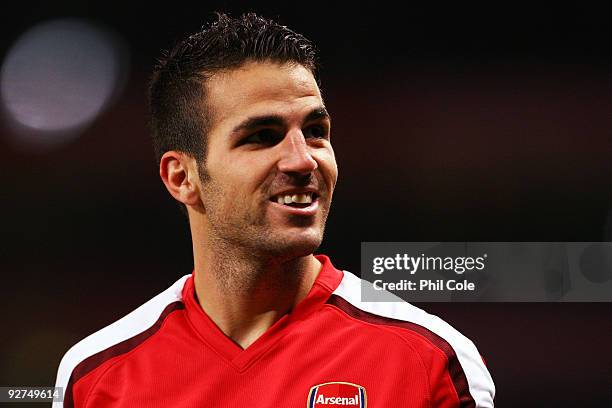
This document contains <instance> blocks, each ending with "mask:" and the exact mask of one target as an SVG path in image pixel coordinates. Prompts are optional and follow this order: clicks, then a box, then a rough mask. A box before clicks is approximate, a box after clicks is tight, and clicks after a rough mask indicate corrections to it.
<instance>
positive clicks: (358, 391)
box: [307, 381, 367, 408]
mask: <svg viewBox="0 0 612 408" xmlns="http://www.w3.org/2000/svg"><path fill="white" fill-rule="evenodd" d="M307 407H308V408H339V407H343V408H344V407H351V408H366V407H367V402H366V391H365V388H363V387H362V386H361V385H357V384H351V383H347V382H339V381H334V382H328V383H324V384H319V385H315V386H314V387H312V388H311V389H310V393H309V394H308V405H307Z"/></svg>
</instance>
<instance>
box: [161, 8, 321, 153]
mask: <svg viewBox="0 0 612 408" xmlns="http://www.w3.org/2000/svg"><path fill="white" fill-rule="evenodd" d="M216 16H217V19H216V21H213V22H211V23H209V24H208V25H206V26H204V27H202V29H201V30H200V31H199V32H197V33H195V34H193V35H191V36H190V37H188V38H186V39H184V40H182V41H180V42H179V43H178V44H176V45H175V46H174V47H173V48H172V49H170V50H168V51H166V52H164V53H163V55H162V57H161V58H160V60H159V63H158V64H157V65H156V67H155V69H154V72H153V76H152V78H151V82H150V86H149V104H150V111H151V123H150V124H151V132H152V136H153V147H154V150H155V157H156V160H157V164H158V165H159V162H160V160H161V157H162V155H163V154H164V153H165V152H167V151H169V150H177V151H181V152H184V153H187V154H189V155H191V156H192V157H194V158H195V159H196V160H197V161H198V163H201V164H203V163H204V162H205V159H206V145H207V143H206V135H207V132H208V131H209V130H210V121H211V111H210V109H209V108H208V107H207V103H206V89H205V86H204V84H205V82H206V80H207V79H208V78H210V77H211V76H212V75H214V74H215V73H216V72H219V71H223V70H228V69H235V68H239V67H240V66H242V65H244V64H245V63H247V62H250V61H271V62H278V63H297V64H300V65H302V66H304V67H305V68H307V69H308V70H310V72H312V74H313V76H314V77H315V79H317V82H318V76H317V63H316V50H315V47H314V45H313V44H312V43H311V42H310V41H309V40H308V39H306V38H305V37H304V36H303V35H301V34H298V33H296V32H294V31H292V30H290V29H289V28H287V27H285V26H282V25H280V24H278V23H276V22H274V21H272V20H269V19H266V18H263V17H260V16H258V15H256V14H255V13H247V14H243V15H241V16H240V17H238V18H232V17H230V16H228V15H226V14H223V13H216Z"/></svg>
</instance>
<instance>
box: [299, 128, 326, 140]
mask: <svg viewBox="0 0 612 408" xmlns="http://www.w3.org/2000/svg"><path fill="white" fill-rule="evenodd" d="M304 137H305V138H306V139H308V138H315V139H328V138H329V131H328V128H327V126H324V125H312V126H308V127H307V128H306V129H304Z"/></svg>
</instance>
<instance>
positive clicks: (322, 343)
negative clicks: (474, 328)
mask: <svg viewBox="0 0 612 408" xmlns="http://www.w3.org/2000/svg"><path fill="white" fill-rule="evenodd" d="M317 258H318V259H319V260H320V261H321V262H322V263H323V267H322V269H321V272H320V273H319V275H318V277H317V279H316V281H315V283H314V285H313V287H312V289H311V290H310V292H309V294H308V295H307V297H306V298H305V299H304V300H303V301H302V302H300V303H299V304H298V305H297V306H296V307H295V309H294V310H293V311H292V312H291V313H290V314H287V315H285V316H284V317H282V318H281V319H280V320H279V321H277V322H276V323H275V324H274V325H273V326H272V327H270V329H268V331H267V332H265V333H264V334H263V335H262V336H261V337H260V338H259V339H257V341H255V342H254V343H253V344H252V345H250V346H249V347H248V348H246V349H242V348H241V347H240V346H238V345H237V344H236V343H234V342H233V341H232V340H231V339H229V338H228V337H227V336H225V335H224V334H223V332H221V330H219V328H218V327H217V326H216V325H215V323H214V322H213V321H212V320H210V318H209V317H208V316H207V315H206V313H205V312H204V311H203V310H202V308H201V307H200V305H199V303H198V300H197V298H196V295H195V290H194V285H193V278H192V276H191V275H187V276H184V277H183V278H181V279H179V280H178V281H177V282H176V283H175V284H174V285H172V286H171V287H170V288H169V289H167V290H166V291H164V292H162V293H161V294H159V295H158V296H156V297H154V298H153V299H151V300H150V301H148V302H147V303H145V304H144V305H142V306H141V307H139V308H138V309H136V310H134V311H133V312H131V313H130V314H128V315H127V316H125V317H124V318H122V319H120V320H118V321H117V322H115V323H113V324H111V325H109V326H107V327H105V328H104V329H102V330H100V331H98V332H96V333H94V334H92V335H91V336H89V337H87V338H85V339H84V340H82V341H81V342H79V343H77V344H76V345H75V346H74V347H72V348H71V349H70V350H69V351H68V352H67V353H66V355H65V356H64V358H63V359H62V362H61V364H60V367H59V372H58V377H57V384H56V386H58V387H63V388H64V390H65V397H64V403H63V406H64V407H88V408H89V407H108V406H112V407H160V408H161V407H164V408H166V407H222V408H233V407H236V408H238V407H240V408H242V407H247V406H250V407H299V408H304V407H313V408H314V407H317V408H321V407H342V408H344V407H361V408H363V407H366V406H367V407H368V408H376V407H380V408H393V407H492V406H493V397H494V393H495V390H494V385H493V381H492V379H491V376H490V375H489V372H488V371H487V369H486V367H485V365H484V364H483V361H482V359H481V357H480V355H479V354H478V351H477V350H476V347H475V346H474V344H473V343H472V342H471V341H470V340H468V339H467V338H466V337H464V336H463V335H461V334H460V333H459V332H457V331H456V330H455V329H453V328H452V327H451V326H450V325H448V324H447V323H445V322H444V321H442V320H441V319H439V318H437V317H435V316H432V315H430V314H428V313H426V312H424V311H422V310H421V309H418V308H416V307H414V306H412V305H410V304H409V303H406V302H398V303H388V302H362V301H361V300H360V298H361V291H360V284H361V283H360V282H361V281H360V279H359V278H358V277H356V276H355V275H352V274H351V273H349V272H346V271H340V270H337V269H335V268H334V267H333V265H332V264H331V262H330V260H329V259H328V258H327V257H326V256H324V255H319V256H317ZM61 406H62V403H56V404H54V407H61Z"/></svg>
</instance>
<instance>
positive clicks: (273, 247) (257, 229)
mask: <svg viewBox="0 0 612 408" xmlns="http://www.w3.org/2000/svg"><path fill="white" fill-rule="evenodd" d="M200 180H201V185H202V189H203V192H202V202H203V205H204V211H205V212H206V217H207V219H208V223H209V226H210V234H209V237H207V240H208V242H209V244H210V245H211V247H212V249H213V251H214V252H215V253H216V254H227V255H230V254H232V255H231V256H232V257H234V259H235V258H238V257H247V258H250V259H253V260H255V261H260V262H264V263H265V262H270V261H274V262H287V261H289V260H291V259H295V258H299V257H303V256H307V255H310V254H312V253H313V252H314V251H316V250H317V248H318V247H319V246H320V245H321V242H322V241H323V234H324V230H325V223H326V221H327V215H328V212H329V208H328V206H326V207H325V208H323V209H322V214H321V215H322V216H321V221H320V225H319V226H318V228H317V230H318V231H316V232H314V233H309V234H308V236H307V237H306V236H305V237H300V238H296V237H295V236H290V235H289V234H291V233H290V232H289V231H286V232H284V233H278V231H274V229H273V228H272V226H271V225H270V223H269V221H268V219H267V217H266V212H265V210H261V211H260V210H259V209H254V210H253V209H251V207H250V206H249V203H248V202H245V200H244V198H243V197H234V201H231V200H227V197H226V193H225V192H224V191H223V190H222V189H221V187H220V186H219V185H218V184H217V183H216V182H215V180H214V179H213V178H212V177H210V175H209V174H208V172H207V171H206V169H205V168H204V166H203V165H202V166H200ZM240 200H242V201H240ZM221 203H223V205H221ZM227 203H229V205H227ZM244 208H247V209H249V210H248V211H246V212H244V210H243V209H244ZM294 217H295V218H294V219H292V220H291V222H292V223H293V225H295V226H298V227H299V226H301V225H300V223H302V226H304V227H306V226H307V225H308V224H310V223H311V221H310V220H306V219H304V218H301V217H300V216H294ZM294 238H295V239H294Z"/></svg>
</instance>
